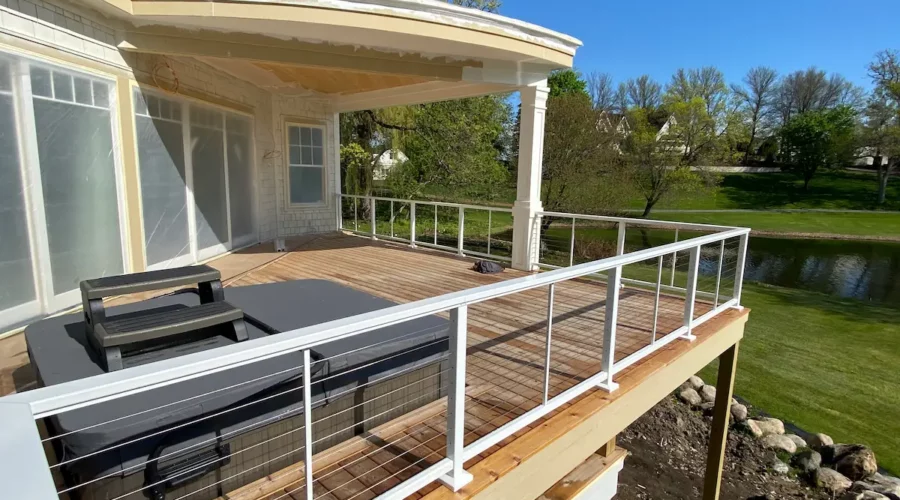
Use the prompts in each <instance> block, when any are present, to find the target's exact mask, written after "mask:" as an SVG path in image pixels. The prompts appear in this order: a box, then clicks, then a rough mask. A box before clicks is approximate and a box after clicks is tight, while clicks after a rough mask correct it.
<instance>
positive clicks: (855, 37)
mask: <svg viewBox="0 0 900 500" xmlns="http://www.w3.org/2000/svg"><path fill="white" fill-rule="evenodd" d="M500 13H501V14H503V15H506V16H510V17H515V18H518V19H522V20H525V21H529V22H533V23H536V24H540V25H542V26H545V27H547V28H551V29H554V30H557V31H561V32H563V33H566V34H569V35H572V36H574V37H576V38H578V39H580V40H581V41H582V42H584V47H582V48H581V49H579V50H578V54H577V56H576V58H575V65H576V68H578V69H579V70H581V71H582V72H585V73H587V72H590V71H595V70H596V71H603V72H607V73H611V74H612V75H613V77H614V78H615V79H616V81H621V80H624V79H626V78H629V77H636V76H639V75H641V74H643V73H648V74H650V75H651V76H652V77H653V78H654V79H655V80H657V81H659V82H661V83H666V82H668V80H669V77H670V76H671V74H672V73H673V72H674V70H675V69H677V68H679V67H686V68H690V67H700V66H706V65H714V66H717V67H718V68H719V69H720V70H722V72H723V73H725V78H726V79H727V80H728V81H729V82H738V81H739V80H740V79H741V78H742V77H743V75H744V73H746V71H747V69H749V68H751V67H753V66H758V65H767V66H771V67H773V68H775V69H776V70H778V72H779V73H782V74H783V73H788V72H791V71H794V70H798V69H805V68H807V67H809V66H817V67H819V68H820V69H823V70H826V71H828V72H829V73H830V72H838V73H841V74H843V75H844V76H845V77H847V78H848V79H849V80H851V81H852V82H854V83H856V84H858V85H861V86H863V87H865V88H867V89H868V88H870V87H871V83H870V81H869V78H868V76H867V75H866V65H867V64H868V63H869V61H871V60H872V58H873V56H874V55H875V53H876V52H878V51H879V50H883V49H886V48H894V49H900V31H897V29H896V25H897V20H898V19H900V0H817V1H813V0H719V1H708V0H682V1H672V0H665V1H662V0H643V1H642V0H503V6H502V8H501V10H500Z"/></svg>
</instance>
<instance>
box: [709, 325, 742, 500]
mask: <svg viewBox="0 0 900 500" xmlns="http://www.w3.org/2000/svg"><path fill="white" fill-rule="evenodd" d="M739 345H740V342H738V343H736V344H734V345H733V346H731V347H729V348H728V349H727V350H726V351H725V352H723V353H722V354H721V355H720V356H719V374H718V377H717V378H716V402H715V406H714V407H713V422H712V429H711V431H710V436H709V454H708V455H707V459H706V477H705V478H704V480H703V500H719V490H720V489H721V486H722V466H723V465H724V463H725V445H726V443H727V441H728V422H729V418H730V416H731V397H732V393H733V391H734V374H735V371H736V370H737V358H738V346H739Z"/></svg>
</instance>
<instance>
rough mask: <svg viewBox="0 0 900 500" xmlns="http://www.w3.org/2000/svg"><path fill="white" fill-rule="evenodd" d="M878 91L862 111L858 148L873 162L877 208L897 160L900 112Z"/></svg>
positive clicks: (899, 146)
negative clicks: (863, 120)
mask: <svg viewBox="0 0 900 500" xmlns="http://www.w3.org/2000/svg"><path fill="white" fill-rule="evenodd" d="M880 90H881V89H878V90H876V93H875V94H874V95H873V96H872V98H871V99H870V101H869V105H868V106H867V107H866V111H865V123H864V124H863V126H862V130H861V134H860V144H861V145H862V146H863V151H864V153H865V154H866V155H867V156H872V158H873V166H874V167H875V171H876V172H877V176H878V204H879V205H882V204H884V202H885V194H886V192H887V184H888V180H889V179H890V177H891V174H892V171H893V170H894V167H896V164H897V163H898V159H900V110H898V106H897V104H896V103H894V102H893V101H892V100H891V99H889V98H887V97H886V96H885V95H884V93H883V92H880ZM885 157H887V161H884V158H885Z"/></svg>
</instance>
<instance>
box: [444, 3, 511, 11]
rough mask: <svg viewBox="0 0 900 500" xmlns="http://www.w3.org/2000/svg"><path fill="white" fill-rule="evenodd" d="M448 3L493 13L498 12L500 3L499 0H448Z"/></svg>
mask: <svg viewBox="0 0 900 500" xmlns="http://www.w3.org/2000/svg"><path fill="white" fill-rule="evenodd" d="M449 3H452V4H454V5H459V6H460V7H468V8H470V9H478V10H483V11H485V12H494V13H497V12H500V6H501V5H502V2H501V1H500V0H449Z"/></svg>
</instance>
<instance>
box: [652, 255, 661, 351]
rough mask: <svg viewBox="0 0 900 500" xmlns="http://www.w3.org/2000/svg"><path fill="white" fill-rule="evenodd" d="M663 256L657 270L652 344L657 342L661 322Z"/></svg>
mask: <svg viewBox="0 0 900 500" xmlns="http://www.w3.org/2000/svg"><path fill="white" fill-rule="evenodd" d="M662 271H663V256H662V255H660V256H659V269H658V270H657V271H656V298H655V299H654V301H653V333H652V334H651V335H652V336H651V337H650V345H653V344H655V343H656V330H657V326H658V322H659V291H660V289H662Z"/></svg>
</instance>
